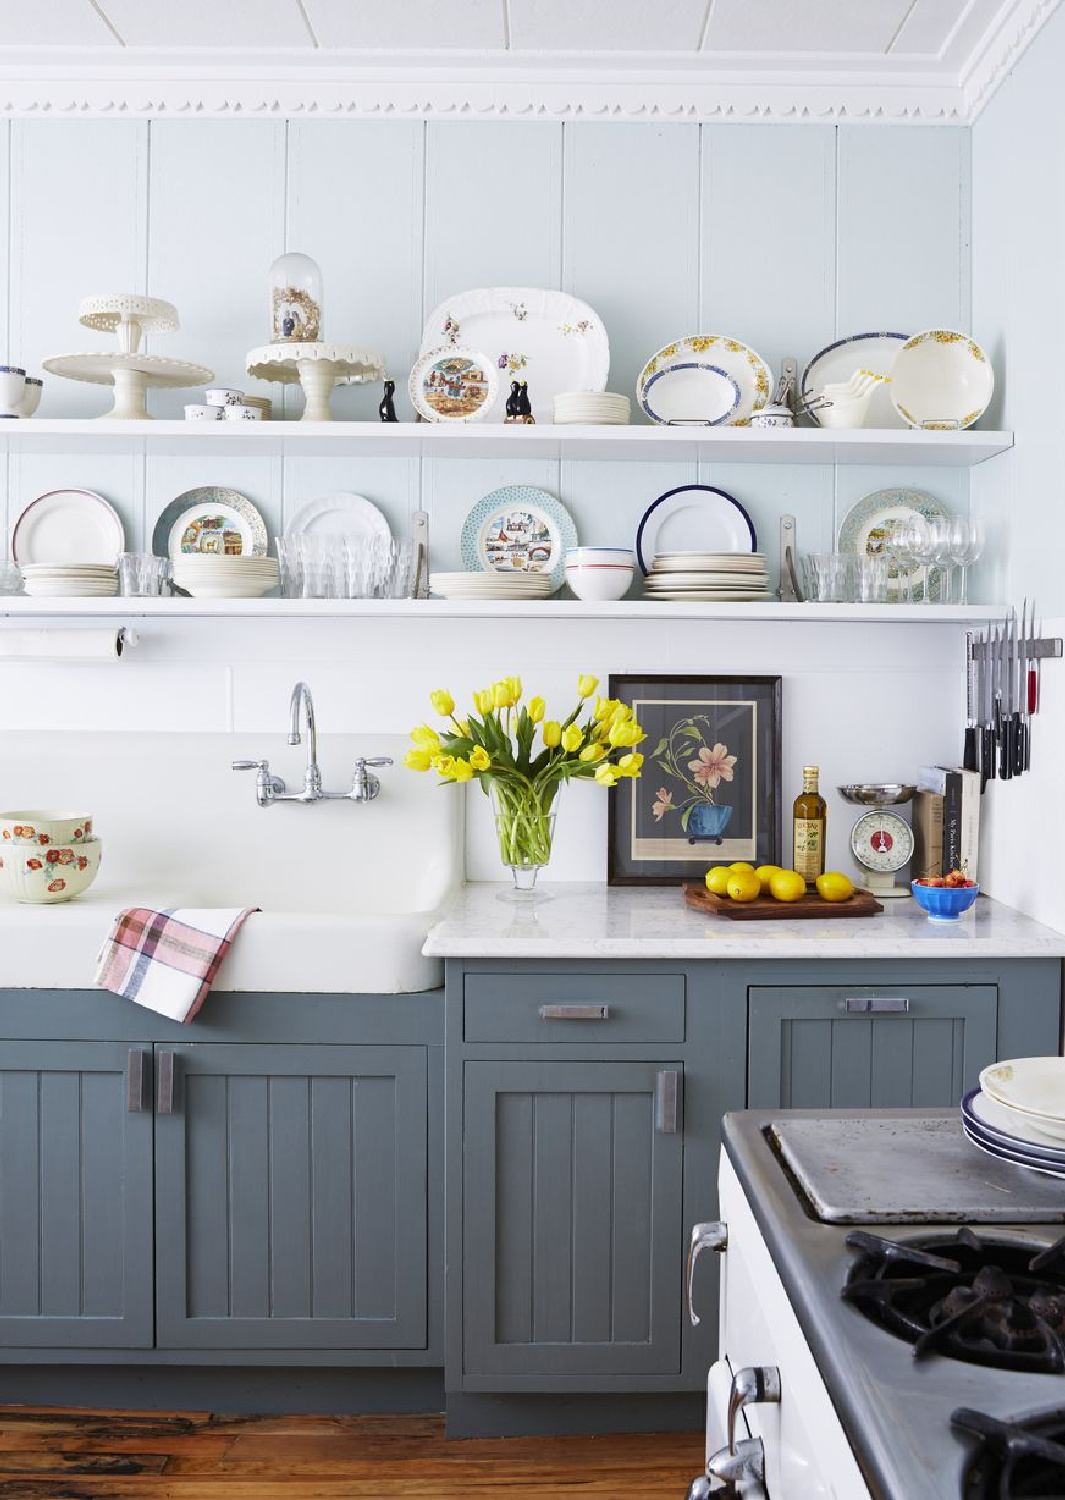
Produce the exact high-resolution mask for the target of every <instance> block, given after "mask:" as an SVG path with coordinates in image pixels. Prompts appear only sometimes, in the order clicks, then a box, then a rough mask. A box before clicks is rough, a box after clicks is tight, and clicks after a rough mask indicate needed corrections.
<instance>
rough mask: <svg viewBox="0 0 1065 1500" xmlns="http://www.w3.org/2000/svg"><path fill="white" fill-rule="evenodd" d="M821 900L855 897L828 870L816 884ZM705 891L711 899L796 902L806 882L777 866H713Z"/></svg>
mask: <svg viewBox="0 0 1065 1500" xmlns="http://www.w3.org/2000/svg"><path fill="white" fill-rule="evenodd" d="M816 885H817V894H818V895H819V896H820V897H821V900H822V901H846V900H847V899H848V897H850V896H853V895H854V886H853V885H852V884H851V882H850V881H849V880H848V879H847V877H846V875H841V874H840V873H839V871H838V870H828V871H826V872H825V874H824V875H819V876H818V877H817V881H816ZM706 889H707V890H708V891H710V893H711V894H712V895H714V896H728V897H729V899H730V900H732V901H755V900H757V898H758V897H759V896H772V897H773V899H774V900H775V901H798V900H800V899H801V898H802V897H803V896H805V895H806V881H805V880H804V879H803V878H802V876H801V875H800V874H799V872H798V870H782V869H781V867H780V866H779V865H759V866H758V868H757V870H756V869H755V868H754V866H753V865H748V864H745V863H744V861H743V860H739V861H737V863H736V864H734V865H715V866H714V867H713V869H712V870H707V872H706Z"/></svg>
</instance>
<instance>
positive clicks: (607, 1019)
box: [463, 969, 684, 1045]
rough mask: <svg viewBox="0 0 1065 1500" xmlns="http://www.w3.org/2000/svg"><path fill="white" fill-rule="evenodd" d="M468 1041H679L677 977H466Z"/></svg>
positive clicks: (530, 973) (546, 973)
mask: <svg viewBox="0 0 1065 1500" xmlns="http://www.w3.org/2000/svg"><path fill="white" fill-rule="evenodd" d="M463 1035H464V1036H465V1039H466V1041H468V1042H552V1043H556V1044H557V1043H559V1042H574V1043H583V1044H585V1045H587V1044H588V1043H589V1042H607V1043H612V1042H682V1041H683V1040H684V975H683V974H663V973H657V974H656V973H649V974H640V973H637V974H634V973H632V972H631V970H630V971H628V972H625V973H622V972H620V971H612V970H609V969H607V970H604V971H597V972H596V973H589V974H564V973H557V972H554V971H552V970H536V969H531V970H527V971H525V970H523V971H522V972H521V973H518V974H514V973H490V972H489V973H477V974H467V975H466V979H465V985H464V989H463Z"/></svg>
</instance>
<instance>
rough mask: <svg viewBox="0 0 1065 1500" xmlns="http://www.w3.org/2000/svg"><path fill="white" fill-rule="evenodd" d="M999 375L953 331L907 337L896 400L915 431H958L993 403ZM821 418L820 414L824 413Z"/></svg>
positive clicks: (894, 376)
mask: <svg viewBox="0 0 1065 1500" xmlns="http://www.w3.org/2000/svg"><path fill="white" fill-rule="evenodd" d="M994 391H995V372H994V371H993V370H992V368H991V362H990V360H989V359H988V357H987V355H986V354H985V353H984V351H983V350H982V349H981V348H980V345H979V344H977V343H974V342H973V340H972V339H971V338H970V337H969V336H968V334H965V333H956V332H955V331H954V330H953V329H951V328H929V329H926V330H925V331H924V332H923V333H915V334H914V336H913V338H911V339H907V340H906V342H905V343H904V344H903V346H902V348H901V349H900V350H899V352H898V354H897V355H896V356H895V363H894V364H893V365H892V367H891V400H892V402H893V403H894V406H895V410H896V411H897V412H898V414H899V416H900V417H901V418H902V419H903V421H904V422H907V423H908V424H909V425H910V426H911V427H923V428H928V429H930V430H932V431H936V430H943V431H948V432H953V431H957V430H958V429H960V428H963V427H971V426H972V425H973V423H974V422H978V421H979V420H980V418H981V417H982V416H983V414H984V412H985V411H986V410H987V408H988V406H989V405H990V404H991V397H992V396H993V395H994ZM819 415H820V414H819Z"/></svg>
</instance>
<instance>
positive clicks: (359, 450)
mask: <svg viewBox="0 0 1065 1500" xmlns="http://www.w3.org/2000/svg"><path fill="white" fill-rule="evenodd" d="M0 444H6V446H7V447H8V448H9V449H10V450H12V451H13V452H23V453H56V452H67V453H85V452H90V451H91V452H116V453H129V452H130V451H136V452H148V453H153V454H190V453H203V454H207V453H227V454H229V453H238V454H239V453H246V454H263V455H278V454H291V455H292V456H296V455H299V454H305V455H307V456H308V457H321V456H324V455H329V454H337V455H343V456H344V457H353V458H360V457H361V458H369V457H381V458H415V457H419V456H424V457H426V458H492V459H498V458H514V457H518V456H521V457H525V458H547V459H560V458H567V459H582V458H583V459H631V460H636V461H639V460H644V459H655V460H662V459H673V460H679V461H688V462H691V461H695V460H697V459H708V460H716V461H717V462H719V463H752V464H900V465H911V466H925V465H936V466H942V467H948V466H949V467H951V468H972V467H974V466H975V465H976V464H981V463H983V462H984V461H985V460H986V459H989V458H993V457H994V456H995V454H996V453H1003V452H1005V451H1006V449H1008V448H1011V447H1012V446H1013V433H1012V432H983V431H979V430H977V429H973V428H970V429H969V430H968V431H967V432H910V431H904V430H895V429H888V428H882V429H875V430H869V431H864V430H862V431H858V432H825V431H822V430H821V429H820V428H795V429H793V430H775V431H774V430H769V431H766V432H761V431H756V430H754V429H752V428H746V427H704V428H700V429H698V430H697V431H696V430H693V429H691V428H679V427H650V426H632V427H576V426H573V427H570V426H567V427H555V426H554V425H553V424H551V423H547V422H542V423H537V424H536V425H535V426H533V427H524V426H514V427H505V426H503V425H501V424H498V423H497V424H493V425H491V426H489V425H487V424H470V425H459V424H456V425H454V426H449V425H446V424H444V423H435V422H395V423H383V422H297V421H291V422H239V423H237V422H184V421H157V422H125V421H112V420H111V419H109V418H97V419H89V420H85V419H75V418H55V417H47V418H38V417H33V418H31V419H30V420H28V421H13V422H0Z"/></svg>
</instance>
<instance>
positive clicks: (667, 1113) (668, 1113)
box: [655, 1068, 680, 1135]
mask: <svg viewBox="0 0 1065 1500" xmlns="http://www.w3.org/2000/svg"><path fill="white" fill-rule="evenodd" d="M679 1104H680V1074H679V1073H678V1071H677V1069H676V1068H663V1069H662V1071H661V1072H660V1073H659V1075H658V1079H657V1082H656V1087H655V1129H656V1130H657V1131H658V1133H659V1135H676V1133H677V1116H678V1114H679Z"/></svg>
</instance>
